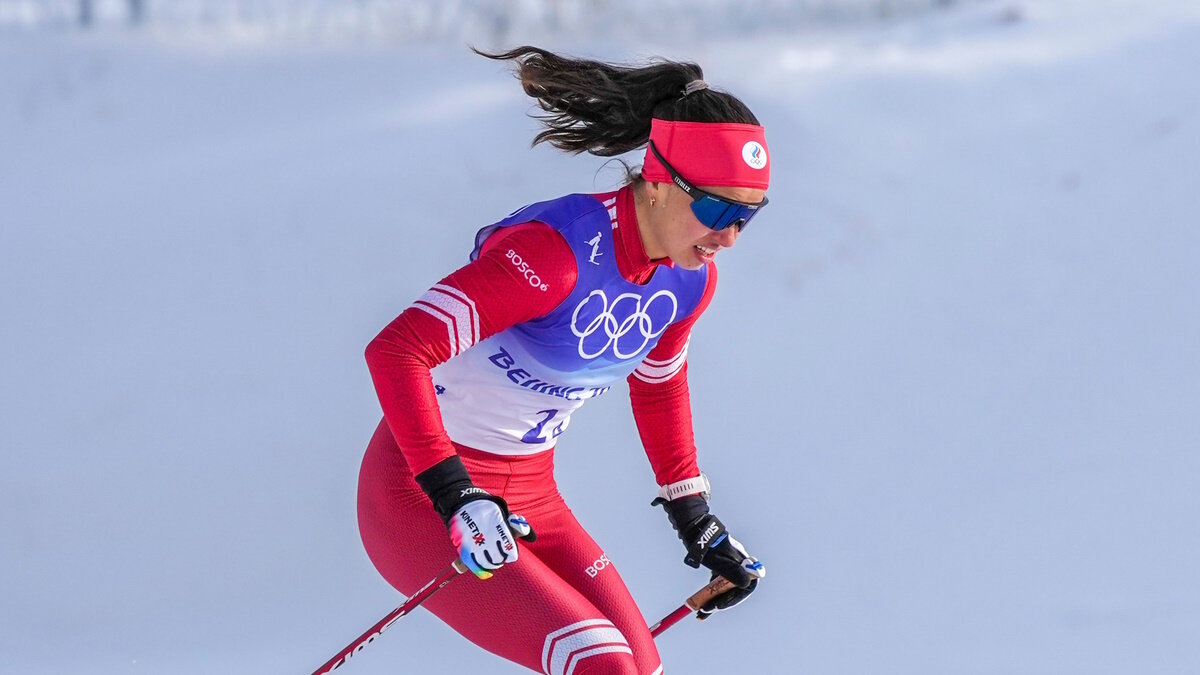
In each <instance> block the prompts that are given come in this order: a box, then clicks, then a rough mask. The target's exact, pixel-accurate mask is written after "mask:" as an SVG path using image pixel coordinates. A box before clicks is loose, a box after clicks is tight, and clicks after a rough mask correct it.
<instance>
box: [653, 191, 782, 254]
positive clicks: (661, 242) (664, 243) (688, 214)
mask: <svg viewBox="0 0 1200 675" xmlns="http://www.w3.org/2000/svg"><path fill="white" fill-rule="evenodd" d="M699 187H700V189H702V190H704V191H705V192H711V193H712V194H714V195H716V196H718V197H721V198H724V199H731V200H734V201H738V202H743V203H747V204H756V203H758V202H761V201H762V200H763V197H765V196H766V191H764V190H759V189H755V188H743V187H722V186H714V185H706V186H704V185H702V186H699ZM650 193H651V195H652V196H654V201H655V204H654V206H652V207H651V208H650V214H649V216H650V219H651V223H650V225H651V227H650V230H651V233H652V235H653V236H652V239H653V240H654V241H653V242H652V243H653V244H654V245H656V246H655V249H656V251H657V252H658V253H659V254H660V255H658V256H655V255H654V254H653V253H651V246H650V244H651V242H647V249H646V251H647V253H650V254H651V256H650V257H651V258H654V257H663V256H665V257H669V258H671V260H673V261H675V264H676V265H679V266H681V267H683V268H684V269H689V270H695V269H700V268H701V267H703V266H704V265H706V264H708V263H710V262H712V260H713V258H714V257H715V256H716V254H717V252H718V251H720V250H721V249H724V248H730V247H732V246H733V245H734V243H735V242H737V239H738V236H739V235H740V234H741V228H740V227H736V226H735V227H728V228H726V229H724V230H721V231H719V232H718V231H714V230H710V229H709V228H708V227H707V226H705V225H704V223H701V222H700V221H699V220H697V219H696V214H695V213H694V212H693V211H692V198H691V197H689V196H688V194H687V193H686V192H684V191H683V190H682V189H681V188H680V187H679V186H677V185H675V184H673V183H654V184H653V185H651V186H650Z"/></svg>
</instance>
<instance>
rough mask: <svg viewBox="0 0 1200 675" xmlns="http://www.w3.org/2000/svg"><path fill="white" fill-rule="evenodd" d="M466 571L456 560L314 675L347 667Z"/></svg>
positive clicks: (318, 669)
mask: <svg viewBox="0 0 1200 675" xmlns="http://www.w3.org/2000/svg"><path fill="white" fill-rule="evenodd" d="M466 571H467V566H466V565H464V564H463V562H462V561H461V560H455V561H454V562H452V563H450V566H449V567H447V568H446V569H445V570H444V571H443V572H442V573H441V574H439V575H438V576H437V577H435V578H433V579H431V580H430V581H429V583H427V584H425V585H424V586H422V587H421V590H419V591H417V592H416V593H413V594H412V597H410V598H409V599H408V600H406V601H405V602H404V604H403V605H400V606H399V607H397V608H396V609H394V610H392V611H391V612H389V613H388V615H387V616H385V617H383V618H382V619H380V620H379V623H377V624H375V625H374V626H371V628H370V629H369V630H368V631H367V632H365V633H363V634H362V635H360V636H358V639H357V640H355V641H354V642H351V643H350V644H348V645H346V647H345V648H344V649H342V651H340V652H338V654H337V656H335V657H333V658H332V659H329V661H327V662H326V663H325V665H323V666H321V667H320V668H317V670H316V671H315V672H314V673H313V675H325V674H326V673H331V672H333V671H335V670H337V669H338V668H340V667H341V666H343V665H345V664H346V663H347V662H348V661H349V660H350V659H351V658H352V657H353V656H354V655H355V654H357V653H359V652H360V651H362V650H363V649H365V648H366V646H367V645H369V644H371V642H373V641H374V640H375V638H377V637H379V634H380V633H382V632H383V631H385V630H387V629H388V628H391V626H392V624H393V623H396V621H397V620H399V619H400V617H402V616H404V615H405V614H408V613H409V612H411V611H413V610H414V609H416V608H417V606H419V605H420V604H421V603H422V602H425V600H427V599H428V598H429V596H431V595H433V594H434V593H437V592H438V591H440V590H442V588H443V587H445V585H446V584H448V583H450V582H451V581H453V580H454V578H455V577H457V576H458V575H460V574H462V573H463V572H466Z"/></svg>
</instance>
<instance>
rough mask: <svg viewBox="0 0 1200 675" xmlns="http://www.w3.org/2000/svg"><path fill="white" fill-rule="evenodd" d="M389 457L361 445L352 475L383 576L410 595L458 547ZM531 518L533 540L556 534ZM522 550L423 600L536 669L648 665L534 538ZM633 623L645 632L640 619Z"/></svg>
mask: <svg viewBox="0 0 1200 675" xmlns="http://www.w3.org/2000/svg"><path fill="white" fill-rule="evenodd" d="M396 461H399V460H398V459H397V458H396V456H395V455H391V454H387V453H384V454H382V455H380V454H377V453H372V452H371V451H370V450H368V453H367V457H366V458H364V462H363V470H362V473H361V474H360V478H359V528H360V532H361V534H362V538H363V544H364V546H365V547H366V549H367V554H368V555H369V556H370V558H371V561H372V562H373V563H374V564H375V567H376V568H377V569H378V570H379V572H380V574H382V575H383V577H384V578H385V579H387V581H388V582H389V583H391V584H392V585H393V586H394V587H396V588H397V589H398V590H399V591H400V592H401V593H404V594H405V595H411V594H412V593H413V592H415V591H416V590H417V589H419V588H420V587H421V586H423V585H424V584H425V583H426V582H427V581H429V579H432V578H434V577H435V576H436V575H437V574H438V573H440V572H441V571H442V570H444V569H445V567H446V566H447V565H448V564H449V563H450V561H451V560H454V559H455V557H456V556H457V551H456V549H455V548H454V547H453V546H452V545H451V544H450V538H449V536H448V534H447V532H446V527H445V525H444V524H443V523H442V520H441V518H440V517H439V516H438V515H437V514H436V513H435V512H434V510H433V508H432V506H431V505H430V504H429V500H428V499H427V498H426V497H425V495H424V494H423V493H421V491H420V488H419V487H417V486H416V484H415V482H414V481H413V480H412V478H411V475H406V469H405V468H404V467H400V466H396V465H395V464H394V462H396ZM481 477H482V476H481ZM485 482H490V481H486V479H485ZM485 487H487V488H490V489H491V490H493V491H495V492H497V493H499V492H500V491H501V490H502V486H501V485H499V484H497V485H488V486H485ZM541 501H543V503H544V502H545V500H541ZM560 501H561V500H560ZM564 508H565V507H564ZM538 513H539V514H540V513H541V510H540V509H539V510H538ZM570 520H571V521H574V518H571V519H570ZM538 521H542V522H538ZM531 522H533V523H534V527H535V528H537V529H538V536H539V540H540V539H541V537H543V536H546V537H548V540H549V541H561V540H562V539H563V537H562V534H560V533H558V532H556V531H555V527H556V525H557V524H559V523H558V521H552V520H551V519H549V518H546V519H543V518H541V517H536V518H535V517H531ZM576 526H577V523H576ZM587 539H588V541H589V542H590V537H588V538H587ZM593 545H594V543H593ZM555 548H557V547H554V546H552V547H550V548H549V549H547V550H554V549H555ZM520 551H521V552H520V558H519V559H518V561H517V562H515V563H512V564H509V565H505V567H504V568H502V569H501V570H499V571H498V572H497V573H496V574H495V576H493V577H492V578H491V579H486V580H480V579H477V578H475V577H474V576H472V575H470V574H469V573H468V574H464V575H462V576H460V577H459V578H456V579H455V580H454V582H453V583H451V584H449V585H447V586H446V587H445V588H443V589H442V590H441V591H439V592H438V593H437V594H436V595H434V596H432V597H430V598H429V600H427V601H426V602H425V603H424V604H422V607H423V608H426V609H428V610H429V611H431V612H432V613H433V614H434V615H436V616H437V617H438V618H440V619H441V620H442V621H443V622H445V623H446V624H448V625H449V626H450V627H451V628H453V629H454V630H455V631H456V632H458V633H459V634H461V635H462V636H464V637H465V638H467V639H468V640H470V641H471V642H473V643H475V644H476V645H478V646H480V647H482V648H484V649H486V650H488V651H490V652H492V653H494V654H497V655H499V656H502V657H504V658H506V659H508V660H510V661H513V662H515V663H518V664H521V665H523V666H525V667H527V668H529V669H530V670H533V671H537V672H542V673H548V674H549V675H567V674H568V673H573V674H574V675H585V674H587V673H597V674H598V673H604V674H605V675H648V673H650V672H652V670H644V669H642V668H640V667H639V665H638V662H636V661H635V660H634V647H633V646H632V645H633V643H634V642H636V638H634V639H633V640H631V639H630V637H629V636H627V635H625V633H624V631H623V630H622V629H621V628H620V627H618V625H617V624H616V622H615V621H614V620H613V619H612V618H611V617H610V616H608V614H607V613H606V611H604V610H602V609H601V608H598V607H597V606H595V605H594V604H593V603H592V602H591V601H590V600H589V599H588V598H587V597H586V596H585V595H584V594H583V593H581V592H580V591H579V590H578V589H576V588H575V587H574V586H573V585H572V584H571V583H569V582H568V581H566V580H564V579H562V578H560V577H559V576H558V574H557V573H556V572H555V571H554V569H552V568H551V567H550V566H549V565H547V564H546V563H545V562H544V561H543V560H541V556H540V555H539V550H538V548H537V546H536V544H533V545H526V544H523V543H522V544H521V549H520ZM640 630H641V631H643V632H645V630H646V628H645V623H644V622H643V623H642V624H641V626H640ZM654 658H655V659H657V655H655V657H654Z"/></svg>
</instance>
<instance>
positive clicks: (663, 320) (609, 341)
mask: <svg viewBox="0 0 1200 675" xmlns="http://www.w3.org/2000/svg"><path fill="white" fill-rule="evenodd" d="M668 301H669V302H670V303H671V309H670V316H667V311H666V303H667V302H668ZM585 310H586V311H585ZM652 310H654V314H651V311H652ZM678 312H679V301H678V300H676V299H675V295H674V294H673V293H671V292H670V291H665V290H664V291H659V292H657V293H655V294H654V295H651V296H650V297H649V298H648V299H647V300H646V304H645V305H643V304H642V296H640V295H638V294H637V293H622V294H620V295H618V296H617V297H616V298H615V299H614V300H613V301H612V304H611V305H610V304H608V296H606V295H605V294H604V291H602V290H600V289H597V290H594V291H592V292H591V293H589V294H588V296H587V297H586V298H584V299H583V301H582V302H580V303H579V305H578V306H577V307H575V312H574V313H573V314H572V315H571V332H572V333H574V334H575V336H576V337H578V338H579V355H580V356H581V357H583V358H585V359H587V360H589V361H590V360H591V359H595V358H598V357H599V356H601V355H602V354H604V353H605V352H607V351H608V348H609V347H612V350H613V354H615V355H616V357H617V358H619V359H631V358H633V357H635V356H637V355H638V354H639V353H641V351H642V350H643V349H645V348H646V345H648V344H650V341H651V340H653V339H654V338H656V337H658V336H659V335H662V333H663V331H665V330H666V329H667V326H670V325H671V322H672V321H674V320H675V315H676V314H677V313H678ZM593 313H595V314H594V316H593ZM581 314H582V315H583V316H584V317H585V319H584V321H585V322H584V323H582V324H581V322H580V315H581ZM618 316H623V318H617V317H618ZM586 317H591V318H586ZM601 329H603V330H604V333H603V334H600V330H601ZM593 336H595V337H594V338H593ZM627 336H629V339H624V338H626V337H627ZM638 337H641V342H640V344H639V343H638ZM589 338H592V339H589ZM633 345H636V348H635V349H629V347H631V346H633ZM597 346H598V347H599V349H596V347H597Z"/></svg>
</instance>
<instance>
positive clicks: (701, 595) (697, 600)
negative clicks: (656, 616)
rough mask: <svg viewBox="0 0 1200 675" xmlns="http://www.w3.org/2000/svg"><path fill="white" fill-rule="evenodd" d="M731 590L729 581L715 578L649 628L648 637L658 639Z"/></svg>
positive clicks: (731, 584) (723, 578) (731, 586)
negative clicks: (686, 617) (690, 615)
mask: <svg viewBox="0 0 1200 675" xmlns="http://www.w3.org/2000/svg"><path fill="white" fill-rule="evenodd" d="M732 588H735V586H734V585H733V582H731V581H729V580H728V579H726V578H725V577H717V578H716V579H713V580H712V581H710V582H709V583H708V585H707V586H705V587H704V588H701V589H700V590H698V591H696V592H695V593H693V594H692V597H690V598H688V599H687V600H686V601H684V603H683V604H682V605H680V606H679V609H676V610H675V611H674V612H671V613H670V614H668V615H667V616H665V617H663V619H662V621H659V622H658V623H656V624H654V625H653V626H651V627H650V635H652V636H654V637H658V636H659V635H661V634H662V632H663V631H665V630H666V629H668V628H670V627H671V626H674V625H675V624H677V623H679V622H680V621H681V620H682V619H683V618H684V617H685V616H687V615H688V614H691V613H692V612H695V611H697V610H699V609H700V608H701V607H703V606H704V605H706V604H708V601H709V600H712V599H713V598H715V597H717V596H718V595H721V594H722V593H724V592H726V591H728V590H730V589H732Z"/></svg>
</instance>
